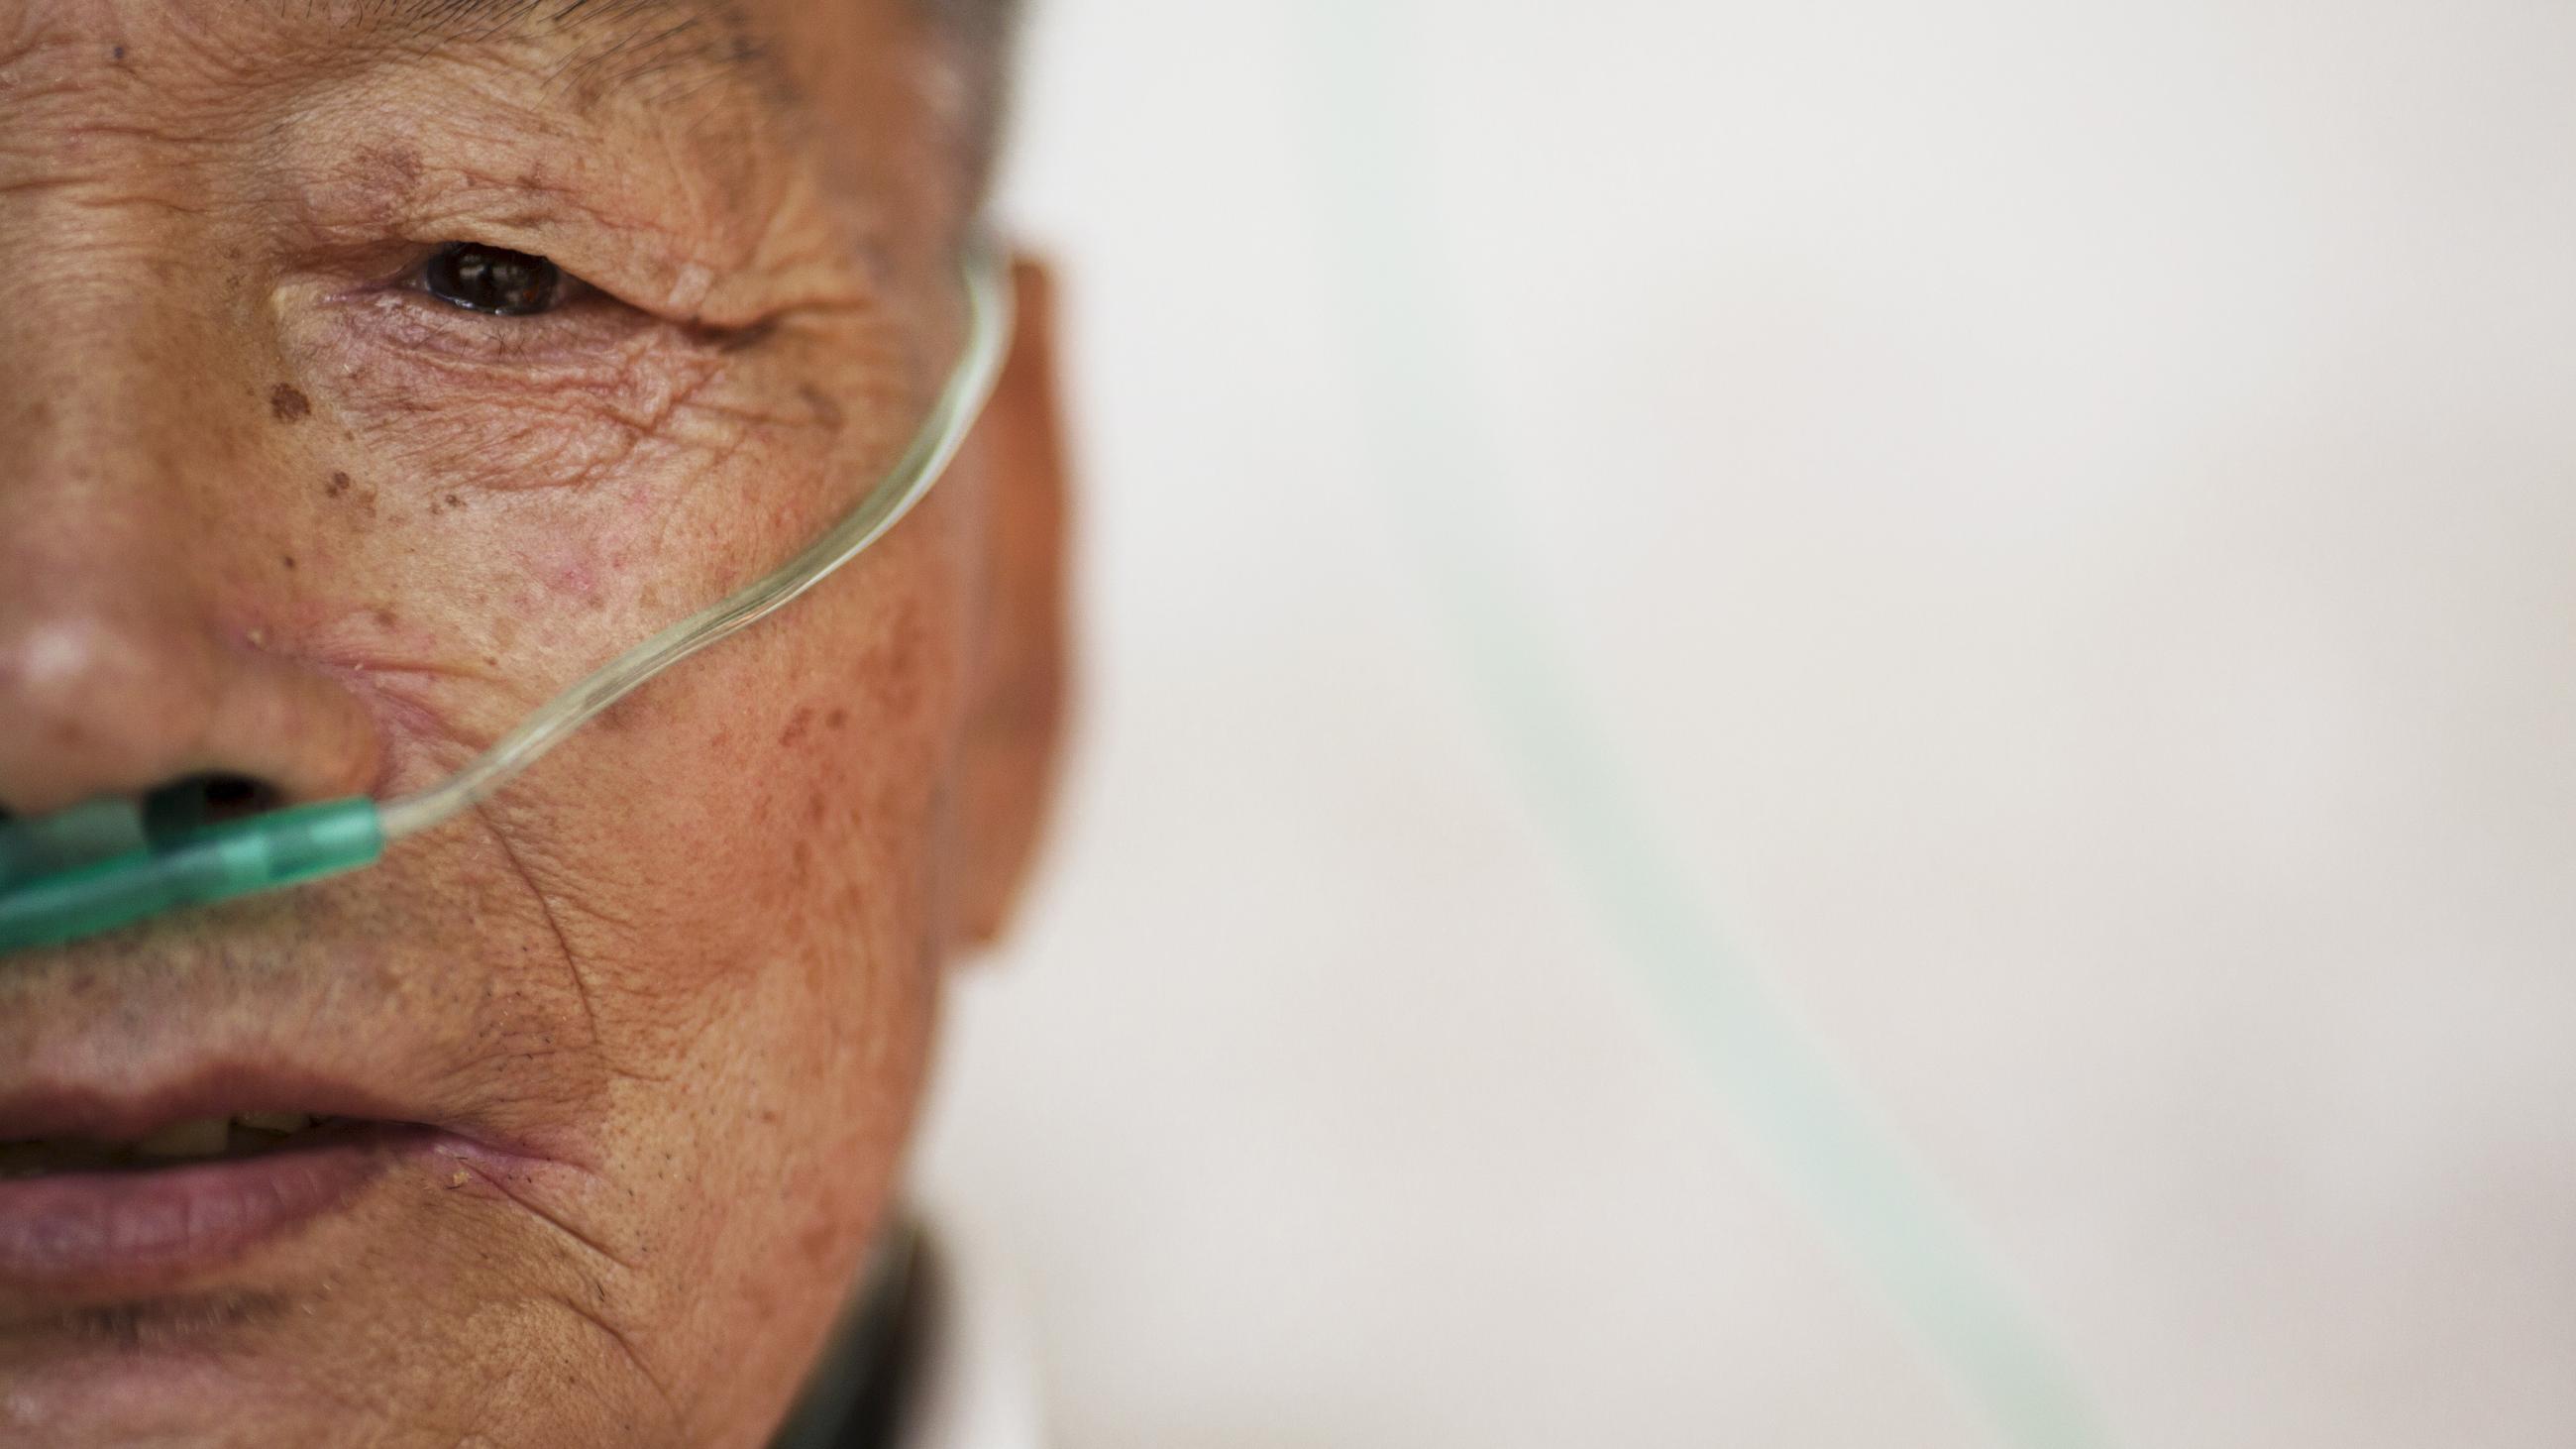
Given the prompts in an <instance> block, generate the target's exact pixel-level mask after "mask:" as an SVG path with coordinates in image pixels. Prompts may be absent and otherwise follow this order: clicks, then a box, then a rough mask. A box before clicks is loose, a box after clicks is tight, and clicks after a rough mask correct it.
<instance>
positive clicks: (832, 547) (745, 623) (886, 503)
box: [383, 235, 1014, 842]
mask: <svg viewBox="0 0 2576 1449" xmlns="http://www.w3.org/2000/svg"><path fill="white" fill-rule="evenodd" d="M965 273H966V277H965V284H966V302H967V326H966V342H965V352H964V355H963V356H962V357H960V358H959V360H958V363H957V367H956V369H955V371H953V372H952V373H951V374H950V375H949V378H948V382H947V385H946V386H945V387H943V388H942V389H941V390H940V393H939V397H938V399H937V400H936V401H935V402H933V403H932V405H931V409H930V413H929V416H928V417H927V418H925V419H924V420H923V422H922V425H921V430H920V431H919V433H917V434H916V435H915V436H914V437H913V440H912V445H911V447H910V448H909V449H908V450H906V452H905V453H904V455H903V457H902V458H901V459H900V460H898V461H897V462H896V463H895V465H894V469H893V471H891V472H889V473H888V474H887V475H886V476H885V478H884V480H883V481H882V482H880V483H879V484H878V485H877V486H876V488H875V489H874V490H873V491H871V492H870V493H869V494H868V496H867V497H866V498H865V499H863V500H861V501H860V503H859V506H858V507H857V508H856V509H854V510H852V511H851V513H850V514H849V516H848V517H846V518H844V519H842V520H841V521H840V522H839V523H836V524H834V525H833V526H832V528H831V530H830V531H829V532H827V533H825V534H824V535H823V536H822V537H820V538H818V539H816V540H814V542H813V543H812V544H811V545H809V546H807V548H806V549H805V551H804V552H803V553H800V554H798V555H797V556H796V557H794V558H792V559H790V560H788V561H787V563H786V564H784V565H782V566H781V567H780V568H779V569H778V571H777V572H775V573H773V574H771V575H769V576H768V577H767V578H764V579H761V580H759V581H758V582H756V583H754V584H752V585H751V586H749V587H748V588H745V589H743V590H742V591H741V592H740V593H737V594H735V595H733V596H732V597H731V598H728V599H725V600H723V601H721V602H719V603H716V604H714V605H711V606H709V607H708V608H706V609H704V610H701V611H700V612H698V613H697V614H694V615H692V616H691V617H689V618H686V619H683V620H681V621H680V622H679V623H676V624H673V625H672V626H671V627H670V628H668V629H665V630H663V631H662V632H661V633H659V634H656V635H654V636H653V637H652V638H650V639H647V640H645V641H644V642H643V643H641V644H638V645H636V646H635V647H634V648H632V649H629V650H628V651H626V652H625V653H624V654H621V655H619V656H617V657H616V658H615V659H612V660H610V661H609V662H608V663H606V664H604V665H602V666H600V668H599V669H598V671H597V672H595V673H593V674H592V675H591V676H590V677H589V678H587V679H585V680H583V681H581V682H580V683H579V684H576V685H574V686H573V687H572V688H570V689H568V690H566V691H564V692H563V693H562V694H560V695H558V696H556V697H555V699H554V700H553V702H551V703H549V704H548V705H546V706H545V707H544V708H543V709H540V710H538V711H537V712H536V713H535V714H533V715H531V716H529V717H528V719H527V720H526V721H525V722H524V723H522V724H521V725H520V726H519V727H518V728H517V729H515V730H512V731H511V732H510V733H509V734H508V735H506V736H504V737H503V738H502V739H501V740H500V742H499V743H497V744H495V745H493V746H492V747H491V748H490V749H488V750H485V751H484V752H483V754H482V755H481V756H480V757H479V758H477V759H476V760H475V761H474V762H473V763H472V764H470V765H467V766H466V767H465V768H464V769H462V770H460V771H458V772H457V773H456V774H454V775H452V776H450V777H449V778H448V779H446V780H445V781H442V782H441V783H439V784H437V785H434V786H432V787H430V788H429V789H427V790H423V791H421V792H420V793H419V794H417V795H409V796H405V797H403V798H402V799H399V800H394V801H391V802H389V803H387V804H386V805H385V806H384V807H383V819H384V833H385V839H386V840H387V841H388V842H390V841H395V840H400V839H402V838H403V837H405V836H409V835H417V834H419V833H420V832H421V831H424V830H427V829H429V828H431V827H432V826H435V825H438V824H440V823H441V822H443V821H446V820H448V819H450V818H452V817H454V816H456V815H457V814H459V813H461V812H463V811H465V810H468V809H471V808H472V807H473V806H474V805H476V804H477V803H479V802H480V801H482V800H485V799H487V798H489V797H490V796H491V795H492V794H493V792H495V791H497V790H499V789H500V788H501V787H502V786H503V785H504V784H507V783H508V782H509V780H510V778H511V777H512V776H514V775H516V774H518V773H519V772H520V771H521V770H524V769H526V768H527V767H528V766H529V765H531V764H533V763H535V762H536V760H537V759H538V757H540V756H542V755H544V754H545V752H546V751H548V750H550V749H553V748H554V747H555V746H556V745H558V744H560V743H562V742H563V739H564V737H565V736H567V735H569V734H571V733H572V732H573V731H575V730H577V729H579V728H581V727H582V726H583V725H584V724H587V723H588V722H589V721H590V720H591V719H592V718H593V717H595V716H597V715H598V714H599V712H600V711H602V710H604V709H607V708H608V707H609V706H610V705H613V704H615V703H617V702H618V701H619V700H621V699H624V698H625V697H626V696H627V695H629V694H632V693H634V692H635V690H636V689H637V688H639V687H640V686H642V685H643V684H644V682H645V681H647V680H649V679H651V678H652V677H653V676H655V675H657V674H660V673H661V672H662V671H664V670H666V669H669V668H670V667H671V666H672V665H675V664H677V663H679V662H680V661H681V660H683V659H686V658H688V657H689V656H690V655H692V654H695V653H697V652H698V651H699V650H701V649H704V648H706V647H707V646H709V645H711V644H714V643H716V642H717V641H719V640H722V639H725V638H728V637H730V636H731V635H734V634H737V633H739V632H741V631H742V630H744V629H747V628H749V627H751V626H752V625H753V624H756V623H758V622H760V621H761V620H762V619H765V618H767V617H769V616H770V615H771V614H774V613H776V612H777V611H778V610H780V609H782V608H785V607H786V606H787V605H788V604H790V603H792V602H794V601H795V600H796V598H797V597H798V596H799V595H801V594H803V593H804V592H805V591H806V590H808V589H810V588H812V587H814V586H815V585H816V584H819V583H821V582H822V581H823V580H824V579H826V578H828V577H830V576H831V574H832V571H833V570H835V569H837V568H839V567H840V566H841V565H843V564H845V563H848V562H849V561H850V560H851V559H853V558H856V557H857V556H858V555H859V554H860V553H862V552H864V551H865V550H866V549H867V548H868V546H869V545H871V544H873V543H875V542H876V541H877V540H878V539H880V538H883V537H884V536H885V535H886V532H887V530H889V529H891V528H893V527H894V526H895V525H896V524H898V523H900V522H902V521H903V517H904V515H905V514H907V513H910V512H911V511H912V509H913V505H915V504H917V503H919V502H920V501H921V500H922V498H923V497H925V496H926V495H927V494H928V493H929V492H930V485H931V484H933V483H935V482H937V481H938V479H939V476H940V474H941V473H943V472H945V471H946V470H947V467H948V465H949V464H950V463H951V462H952V461H954V460H955V459H956V456H957V451H958V449H960V448H961V447H963V446H965V442H966V436H967V433H968V432H969V431H970V428H971V425H972V424H973V422H974V420H975V417H976V415H977V414H978V413H980V412H982V411H983V408H984V404H985V402H986V400H987V399H989V398H990V397H991V396H992V392H993V387H994V384H995V383H996V382H998V381H999V380H1000V378H1001V375H1002V363H1003V361H1004V359H1005V358H1007V357H1008V356H1009V355H1010V345H1011V332H1012V323H1013V320H1014V319H1013V317H1012V312H1011V286H1010V276H1009V268H1008V266H1007V264H1006V263H1005V261H1004V259H1003V256H1002V252H1001V248H1000V246H999V245H998V244H997V243H995V242H994V241H992V240H991V239H990V238H988V237H984V236H981V235H978V236H977V237H976V239H975V240H974V241H972V242H971V243H969V245H968V247H967V251H966V261H965Z"/></svg>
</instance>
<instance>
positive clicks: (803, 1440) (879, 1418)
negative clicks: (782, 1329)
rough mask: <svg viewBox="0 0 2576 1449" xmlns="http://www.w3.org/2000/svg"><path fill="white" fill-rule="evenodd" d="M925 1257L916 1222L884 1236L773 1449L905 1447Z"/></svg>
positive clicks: (922, 1339)
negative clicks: (856, 1292)
mask: <svg viewBox="0 0 2576 1449" xmlns="http://www.w3.org/2000/svg"><path fill="white" fill-rule="evenodd" d="M930 1258H931V1254H930V1248H929V1245H928V1243H927V1241H926V1240H925V1239H924V1238H923V1236H922V1233H921V1230H920V1229H919V1228H918V1227H916V1226H914V1225H913V1224H910V1223H906V1224H903V1225H902V1226H900V1227H898V1228H897V1229H895V1231H894V1232H892V1233H891V1234H890V1235H889V1236H888V1237H887V1240H886V1242H885V1243H884V1244H883V1245H881V1246H880V1247H879V1248H878V1250H877V1256H876V1260H875V1262H874V1264H873V1265H872V1266H871V1267H870V1269H869V1272H868V1279H867V1283H866V1286H865V1287H864V1288H862V1289H861V1290H860V1292H859V1294H858V1296H857V1297H856V1298H855V1299H854V1300H853V1301H852V1303H851V1305H850V1309H849V1311H848V1312H847V1313H845V1314H844V1315H843V1316H842V1319H841V1325H840V1327H838V1328H837V1329H835V1330H834V1331H833V1334H832V1339H831V1343H830V1345H829V1346H828V1347H827V1348H826V1349H825V1350H824V1353H823V1358H822V1361H821V1362H820V1363H818V1364H817V1365H815V1368H814V1372H813V1374H812V1376H811V1377H810V1378H808V1379H807V1381H806V1384H805V1394H804V1397H803V1398H802V1399H800V1400H799V1401H798V1403H797V1406H796V1412H795V1413H794V1414H793V1415H791V1416H790V1417H789V1418H788V1420H787V1424H786V1427H784V1428H782V1429H781V1430H779V1432H778V1437H777V1438H775V1439H773V1440H772V1441H771V1449H896V1446H897V1445H899V1444H901V1443H902V1442H903V1439H902V1435H903V1432H904V1419H905V1411H906V1408H907V1406H908V1405H909V1404H910V1402H911V1401H912V1400H913V1398H914V1397H915V1395H916V1391H917V1390H918V1388H919V1387H920V1385H919V1379H920V1368H921V1362H922V1358H923V1349H924V1347H925V1345H926V1344H927V1342H928V1332H929V1318H930V1301H929V1300H930V1297H931V1292H930V1284H931V1278H932V1275H933V1266H934V1265H933V1264H932V1262H931V1261H930Z"/></svg>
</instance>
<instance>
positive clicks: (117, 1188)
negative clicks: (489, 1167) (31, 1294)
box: [0, 1092, 464, 1294]
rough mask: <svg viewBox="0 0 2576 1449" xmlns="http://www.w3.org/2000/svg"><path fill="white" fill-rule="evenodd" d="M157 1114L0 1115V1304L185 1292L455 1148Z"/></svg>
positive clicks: (345, 1129)
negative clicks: (55, 1295)
mask: <svg viewBox="0 0 2576 1449" xmlns="http://www.w3.org/2000/svg"><path fill="white" fill-rule="evenodd" d="M260 1095H263V1096H265V1095H268V1093H266V1092H262V1093H260ZM148 1110H149V1109H148V1108H145V1109H141V1111H148ZM181 1110H186V1109H185V1108H182V1109H181ZM196 1110H197V1111H200V1112H202V1111H204V1110H205V1108H204V1107H203V1106H199V1107H197V1108H196ZM157 1116H158V1114H154V1115H153V1116H143V1115H141V1114H140V1111H138V1110H137V1109H134V1108H132V1107H129V1108H128V1109H126V1110H124V1111H112V1110H81V1109H70V1110H65V1111H55V1112H46V1113H42V1114H39V1113H36V1112H31V1111H24V1110H22V1111H19V1112H16V1113H14V1114H0V1294H5V1293H6V1292H7V1291H8V1290H9V1289H10V1288H11V1287H13V1286H15V1287H20V1288H27V1289H46V1290H51V1291H75V1290H77V1291H84V1292H86V1291H91V1290H96V1291H102V1292H104V1291H108V1290H111V1289H113V1290H116V1291H126V1290H132V1289H137V1288H154V1287H167V1286H170V1285H173V1284H177V1283H182V1282H186V1281H190V1280H191V1279H192V1277H193V1276H194V1275H196V1274H200V1273H204V1272H207V1271H211V1270H214V1269H218V1268H220V1267H221V1266H222V1265H223V1264H225V1263H227V1262H229V1261H231V1260H233V1259H235V1258H237V1257H239V1256H240V1255H242V1254H244V1253H247V1252H249V1251H251V1250H252V1249H253V1248H255V1247H257V1246H259V1245H260V1244H262V1243H265V1242H268V1241H270V1240H272V1239H277V1238H281V1237H283V1236H285V1235H287V1234H288V1233H290V1232H292V1231H295V1230H296V1229H298V1228H300V1227H302V1226H303V1225H305V1224H308V1223H311V1222H313V1221H315V1220H317V1219H320V1218H323V1217H325V1216H328V1215H331V1214H333V1213H335V1212H336V1211H338V1210H339V1209H341V1208H342V1207H343V1206H344V1205H347V1204H349V1203H351V1202H352V1201H353V1200H354V1199H355V1197H356V1196H357V1194H358V1193H359V1192H360V1190H361V1189H363V1188H365V1187H366V1186H367V1185H368V1184H369V1183H371V1182H374V1181H376V1180H378V1179H379V1178H381V1177H382V1176H384V1174H385V1173H386V1172H387V1171H388V1170H389V1169H391V1168H393V1167H394V1166H395V1165H396V1164H397V1163H400V1162H403V1161H407V1160H413V1159H416V1158H421V1157H433V1156H438V1155H440V1154H441V1151H442V1149H446V1150H447V1151H449V1152H454V1151H457V1150H459V1147H460V1144H458V1143H457V1141H456V1139H454V1138H451V1137H449V1136H448V1135H447V1134H445V1133H442V1132H440V1131H439V1130H438V1129H436V1128H433V1127H427V1126H423V1125H421V1124H418V1123H410V1122H400V1121H383V1120H371V1119H368V1118H362V1117H348V1116H334V1115H326V1114H323V1113H316V1112H293V1111H278V1110H273V1109H270V1108H267V1107H266V1106H263V1107H262V1108H261V1109H259V1110H237V1111H234V1112H231V1113H228V1114H226V1115H224V1116H220V1117H216V1116H191V1117H179V1118H167V1117H162V1118H160V1119H159V1120H158V1121H157V1122H156V1121H155V1117H157ZM447 1170H448V1172H449V1173H450V1174H451V1177H452V1176H453V1175H454V1174H456V1173H459V1172H462V1171H463V1170H464V1169H463V1166H462V1163H461V1162H455V1163H450V1164H449V1165H448V1168H447ZM450 1185H451V1186H452V1185H454V1184H453V1183H452V1182H451V1183H450Z"/></svg>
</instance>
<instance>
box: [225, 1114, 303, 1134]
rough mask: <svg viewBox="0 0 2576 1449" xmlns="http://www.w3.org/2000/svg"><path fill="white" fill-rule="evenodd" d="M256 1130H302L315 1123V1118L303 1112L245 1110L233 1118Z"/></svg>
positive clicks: (278, 1131) (284, 1131)
mask: <svg viewBox="0 0 2576 1449" xmlns="http://www.w3.org/2000/svg"><path fill="white" fill-rule="evenodd" d="M233 1120H234V1121H236V1122H239V1123H240V1124H241V1125H243V1126H244V1127H248V1128H250V1129H251V1130H252V1131H254V1132H276V1133H281V1134H283V1133H288V1132H301V1131H303V1130H304V1129H305V1128H307V1127H310V1126H312V1125H313V1119H312V1118H311V1117H309V1116H307V1115H305V1114H304V1113H302V1112H243V1113H241V1114H239V1115H238V1116H235V1117H234V1118H233Z"/></svg>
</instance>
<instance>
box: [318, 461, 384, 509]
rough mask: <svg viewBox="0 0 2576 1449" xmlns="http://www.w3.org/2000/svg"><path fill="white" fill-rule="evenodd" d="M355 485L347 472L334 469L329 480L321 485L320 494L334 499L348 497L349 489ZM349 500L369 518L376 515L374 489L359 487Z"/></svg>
mask: <svg viewBox="0 0 2576 1449" xmlns="http://www.w3.org/2000/svg"><path fill="white" fill-rule="evenodd" d="M356 487H357V485H356V484H355V483H354V482H352V481H351V480H350V478H349V475H348V474H346V473H343V472H339V471H336V470H335V471H333V473H332V474H331V481H330V482H328V483H325V484H323V485H322V496H323V497H325V498H329V499H333V500H335V501H336V500H338V499H342V498H348V497H349V491H350V490H351V489H352V488H356ZM351 501H352V502H353V503H354V504H355V505H356V507H357V508H358V509H359V510H360V511H361V512H363V513H365V514H366V515H367V516H368V517H369V518H373V517H375V516H376V490H374V489H373V488H364V489H359V490H358V495H357V497H356V498H355V499H352V500H351Z"/></svg>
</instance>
